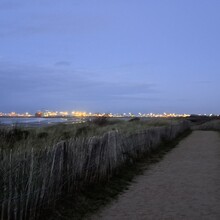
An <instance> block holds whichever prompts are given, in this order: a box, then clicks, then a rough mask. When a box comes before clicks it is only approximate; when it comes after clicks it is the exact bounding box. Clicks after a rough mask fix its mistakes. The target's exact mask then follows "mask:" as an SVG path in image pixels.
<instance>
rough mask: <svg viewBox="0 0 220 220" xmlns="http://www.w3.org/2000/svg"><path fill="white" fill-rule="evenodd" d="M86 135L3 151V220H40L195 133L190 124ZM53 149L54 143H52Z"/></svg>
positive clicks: (0, 195) (0, 207)
mask: <svg viewBox="0 0 220 220" xmlns="http://www.w3.org/2000/svg"><path fill="white" fill-rule="evenodd" d="M139 128H140V129H137V130H135V131H134V130H133V131H132V132H131V131H130V130H129V129H128V130H126V129H124V130H123V131H122V130H120V129H115V130H111V131H106V132H104V133H103V134H100V135H96V136H90V135H81V136H78V137H77V136H75V137H72V138H69V139H67V140H60V141H58V142H57V143H54V144H50V145H45V146H44V147H41V148H36V147H33V146H30V145H29V144H25V146H24V147H22V148H18V147H17V148H13V149H11V150H8V149H1V151H0V177H1V179H0V192H1V193H0V219H1V220H6V219H7V220H11V219H15V220H19V219H24V220H25V219H39V215H40V212H41V210H42V209H44V208H45V207H48V206H50V207H53V205H55V203H56V200H57V199H59V198H60V197H62V195H64V194H66V193H73V192H77V190H79V189H80V188H81V187H82V186H85V185H89V184H92V183H96V182H99V181H102V180H103V179H107V178H110V177H111V176H112V175H113V174H114V172H115V171H116V170H117V168H118V167H120V166H121V165H123V164H124V163H125V162H128V161H130V162H132V161H133V160H135V159H136V158H138V157H139V156H140V155H142V154H143V153H146V152H151V151H152V150H153V149H155V148H157V146H158V145H159V144H161V143H162V142H163V141H164V140H172V139H174V138H175V137H176V136H177V135H178V134H180V133H182V132H183V131H185V130H186V129H188V128H189V124H188V123H187V122H185V121H184V122H180V123H175V124H169V125H167V126H160V127H152V128H145V129H143V127H142V126H140V127H139ZM51 143H52V142H51Z"/></svg>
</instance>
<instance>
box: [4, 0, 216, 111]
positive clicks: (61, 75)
mask: <svg viewBox="0 0 220 220" xmlns="http://www.w3.org/2000/svg"><path fill="white" fill-rule="evenodd" d="M219 8H220V1H218V0H210V1H207V0H184V1H183V0H181V1H179V0H154V1H153V0H151V1H148V0H112V1H103V0H99V1H98V0H64V1H60V0H53V1H51V0H50V1H49V0H38V1H29V0H19V1H15V0H14V1H12V0H1V2H0V27H1V28H0V92H1V99H0V111H3V112H9V111H18V112H24V111H30V112H35V111H37V110H39V109H50V110H69V111H70V110H85V111H92V112H98V111H100V112H177V113H183V112H186V113H216V114H219V113H220V102H219V95H220V89H219V82H220V73H219V70H220V68H219V65H220V62H219V61H220V52H219V51H220V42H219V39H220V28H219V27H220V13H219Z"/></svg>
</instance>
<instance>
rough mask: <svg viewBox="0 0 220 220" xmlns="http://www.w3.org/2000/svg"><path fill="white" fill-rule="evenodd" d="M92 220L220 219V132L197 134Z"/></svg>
mask: <svg viewBox="0 0 220 220" xmlns="http://www.w3.org/2000/svg"><path fill="white" fill-rule="evenodd" d="M91 219H92V220H197V219H198V220H219V219H220V133H218V132H214V131H193V133H192V134H191V135H190V136H188V137H187V138H185V139H184V140H182V141H181V142H180V143H179V144H178V146H177V147H176V148H174V149H173V150H172V151H171V152H169V153H168V154H167V155H166V156H165V157H164V158H163V160H162V161H160V162H159V163H156V164H154V165H152V166H151V168H150V169H147V170H146V171H145V172H144V174H143V175H141V176H138V177H137V178H136V179H135V180H134V182H133V183H132V184H131V185H130V187H129V189H128V190H127V191H125V192H123V193H122V194H121V195H120V196H119V197H118V199H117V200H116V201H113V202H112V203H111V204H109V206H107V207H105V208H104V209H103V210H101V212H99V213H97V214H95V215H94V216H92V217H91Z"/></svg>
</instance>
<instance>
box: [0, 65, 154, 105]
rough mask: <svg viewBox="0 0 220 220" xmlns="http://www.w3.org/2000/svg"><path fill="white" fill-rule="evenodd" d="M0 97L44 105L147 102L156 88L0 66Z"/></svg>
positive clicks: (63, 72)
mask: <svg viewBox="0 0 220 220" xmlns="http://www.w3.org/2000/svg"><path fill="white" fill-rule="evenodd" d="M0 88H1V94H3V95H4V96H7V97H8V98H7V99H5V100H4V104H5V105H7V102H10V101H11V102H12V101H13V102H17V103H19V99H22V100H29V99H31V100H32V101H33V100H35V101H36V102H38V104H39V103H40V102H45V101H46V102H47V103H48V105H50V104H51V103H55V102H84V103H87V102H91V101H93V102H97V101H98V102H103V103H105V102H107V101H108V102H111V101H117V100H119V99H120V100H125V101H128V102H129V100H134V99H136V100H146V99H150V98H152V95H154V94H155V93H156V85H154V84H150V83H143V82H138V81H137V82H128V81H127V82H126V80H123V81H117V80H116V81H105V80H103V79H102V80H97V78H95V77H94V75H93V74H91V75H89V74H88V72H86V73H85V74H82V72H80V73H78V72H77V71H74V70H72V71H70V70H63V69H60V68H59V69H57V68H43V67H36V66H31V65H18V64H12V63H3V62H0Z"/></svg>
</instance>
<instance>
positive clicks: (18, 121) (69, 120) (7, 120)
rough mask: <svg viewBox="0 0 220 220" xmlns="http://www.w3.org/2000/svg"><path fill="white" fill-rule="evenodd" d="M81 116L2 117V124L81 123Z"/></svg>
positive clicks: (0, 121)
mask: <svg viewBox="0 0 220 220" xmlns="http://www.w3.org/2000/svg"><path fill="white" fill-rule="evenodd" d="M80 122H83V119H80V118H0V125H12V126H13V125H22V126H44V125H51V124H58V123H66V124H73V123H80Z"/></svg>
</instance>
